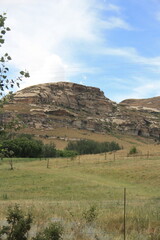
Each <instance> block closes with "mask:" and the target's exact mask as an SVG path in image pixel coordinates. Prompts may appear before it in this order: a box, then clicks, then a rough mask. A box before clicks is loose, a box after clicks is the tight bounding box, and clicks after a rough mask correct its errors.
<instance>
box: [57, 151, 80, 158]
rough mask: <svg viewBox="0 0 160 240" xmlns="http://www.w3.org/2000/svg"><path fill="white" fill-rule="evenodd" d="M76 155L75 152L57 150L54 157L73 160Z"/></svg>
mask: <svg viewBox="0 0 160 240" xmlns="http://www.w3.org/2000/svg"><path fill="white" fill-rule="evenodd" d="M77 155H78V153H77V152H75V151H72V150H57V151H56V157H64V158H65V157H66V158H73V157H76V156H77Z"/></svg>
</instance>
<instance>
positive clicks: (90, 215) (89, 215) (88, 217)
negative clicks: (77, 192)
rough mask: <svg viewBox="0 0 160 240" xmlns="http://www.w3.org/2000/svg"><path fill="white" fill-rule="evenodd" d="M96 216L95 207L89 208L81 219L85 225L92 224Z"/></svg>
mask: <svg viewBox="0 0 160 240" xmlns="http://www.w3.org/2000/svg"><path fill="white" fill-rule="evenodd" d="M97 216H98V213H97V209H96V206H91V207H90V208H89V209H88V210H86V211H85V212H84V213H83V217H84V219H85V221H86V223H89V224H90V223H93V222H94V221H95V220H96V218H97Z"/></svg>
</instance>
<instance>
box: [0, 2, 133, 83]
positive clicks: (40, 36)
mask: <svg viewBox="0 0 160 240" xmlns="http://www.w3.org/2000/svg"><path fill="white" fill-rule="evenodd" d="M98 6H99V0H58V1H57V0H46V1H44V0H1V9H2V11H5V12H7V16H8V19H7V25H8V26H10V28H11V29H12V31H11V32H10V33H8V34H7V36H6V44H5V49H4V50H5V51H6V52H9V53H10V55H11V56H12V58H13V60H14V67H15V68H17V69H23V68H24V67H25V68H26V69H27V70H28V71H29V72H30V75H31V78H30V79H29V80H27V82H23V83H22V85H21V86H22V87H24V86H27V85H31V84H37V83H42V82H50V81H66V80H69V76H70V74H75V73H77V70H75V67H74V65H76V66H79V67H80V70H81V71H82V72H83V71H84V72H86V69H87V66H85V65H84V64H83V60H82V61H81V60H80V59H75V60H74V57H73V56H74V54H75V52H74V45H78V44H84V45H86V51H87V47H88V46H90V45H91V44H95V45H96V44H98V43H100V42H101V40H102V39H101V37H102V36H101V32H102V31H103V30H104V29H108V30H111V29H115V28H124V29H129V25H128V24H127V23H126V22H125V21H124V20H123V19H121V18H119V17H116V16H115V15H113V16H112V17H109V18H106V19H105V20H104V19H103V17H102V16H101V14H100V11H101V10H100V9H99V8H98ZM103 6H104V9H106V11H111V12H114V13H118V12H119V11H120V8H119V7H118V6H116V5H113V4H110V3H109V2H107V3H105V5H103ZM104 9H103V10H104ZM76 51H77V52H78V49H76ZM67 70H69V71H68V72H67ZM92 70H93V69H92ZM87 71H90V70H89V69H87Z"/></svg>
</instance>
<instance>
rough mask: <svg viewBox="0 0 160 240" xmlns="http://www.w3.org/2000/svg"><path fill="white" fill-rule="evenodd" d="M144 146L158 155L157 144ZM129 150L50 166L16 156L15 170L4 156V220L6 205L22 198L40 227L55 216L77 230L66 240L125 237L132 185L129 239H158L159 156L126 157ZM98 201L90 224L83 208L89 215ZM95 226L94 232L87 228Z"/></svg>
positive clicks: (0, 174)
mask: <svg viewBox="0 0 160 240" xmlns="http://www.w3.org/2000/svg"><path fill="white" fill-rule="evenodd" d="M139 146H140V145H139ZM145 146H146V145H143V144H142V148H141V152H145V151H146V150H147V149H148V148H149V149H150V154H151V150H152V153H156V150H157V155H158V148H157V146H155V145H149V146H146V148H145ZM126 153H127V150H121V151H119V152H116V153H107V154H106V155H105V154H99V155H86V156H81V157H77V158H76V159H50V160H49V168H47V160H40V159H36V160H35V159H19V160H16V159H15V160H14V159H13V162H14V170H13V171H11V170H9V164H8V159H4V160H3V162H1V165H0V199H1V200H0V203H1V204H0V219H1V220H2V219H4V216H5V214H6V209H7V206H9V205H10V204H14V203H19V204H20V205H21V206H23V207H24V209H28V210H30V211H32V213H33V214H34V216H35V222H36V224H37V226H38V227H41V226H42V225H43V224H44V223H46V222H48V221H50V220H51V219H52V220H53V219H58V220H60V221H62V220H63V222H64V224H65V226H66V228H67V229H68V230H66V231H68V232H70V233H73V236H72V238H71V236H70V237H68V238H67V237H66V238H65V239H70V240H71V239H79V240H92V239H102V240H103V239H117V240H118V239H123V194H124V188H127V239H142V240H143V239H148V240H149V239H154V240H156V239H157V240H159V239H160V238H159V237H160V228H159V222H160V174H159V172H160V157H159V156H148V155H146V156H137V157H136V156H130V157H127V155H126ZM93 206H94V209H96V212H97V215H96V216H97V217H96V218H95V219H92V220H93V222H91V223H90V224H89V225H86V217H85V216H86V215H85V214H84V213H86V214H89V210H91V209H92V207H93ZM73 222H74V223H75V226H74V227H73V226H72V224H73ZM91 227H92V228H93V229H94V230H93V229H92V231H91V232H92V234H91V233H88V232H89V229H90V228H91ZM66 234H67V233H66ZM76 234H77V235H76ZM93 235H94V236H93ZM65 236H67V235H65ZM95 236H97V238H96V237H95ZM138 236H141V238H140V237H139V238H138Z"/></svg>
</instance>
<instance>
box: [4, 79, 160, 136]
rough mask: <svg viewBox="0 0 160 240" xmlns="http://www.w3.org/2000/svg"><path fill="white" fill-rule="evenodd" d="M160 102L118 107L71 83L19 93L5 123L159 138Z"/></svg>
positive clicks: (99, 94) (7, 107) (100, 94)
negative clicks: (12, 121)
mask: <svg viewBox="0 0 160 240" xmlns="http://www.w3.org/2000/svg"><path fill="white" fill-rule="evenodd" d="M159 99H160V97H159V98H157V100H156V99H154V101H152V105H150V106H149V104H147V103H146V104H147V106H149V107H148V108H147V107H146V105H145V104H144V105H143V104H142V102H143V100H137V101H139V104H138V102H137V101H136V100H132V101H131V100H126V101H123V102H122V103H120V104H116V103H115V102H113V101H111V100H109V99H108V98H106V97H105V96H104V93H103V92H102V91H101V90H100V89H98V88H94V87H87V86H83V85H80V84H75V83H69V82H58V83H47V84H40V85H36V86H31V87H28V88H25V89H23V90H21V91H18V92H17V93H15V95H14V100H13V101H12V102H10V103H8V104H7V105H5V107H4V113H3V114H2V113H1V120H2V121H3V122H7V121H9V120H10V119H13V118H17V119H19V121H20V122H21V123H24V124H25V125H26V126H27V127H28V128H36V129H45V128H46V129H51V130H52V129H54V128H59V127H68V128H78V129H87V130H90V131H96V132H104V133H105V132H111V133H113V132H120V133H124V134H125V133H126V134H131V135H141V136H146V137H154V138H158V139H159V138H160V107H159V102H158V101H159ZM142 105H143V106H142ZM157 106H158V107H157ZM146 108H147V109H146ZM153 109H154V110H153Z"/></svg>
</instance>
